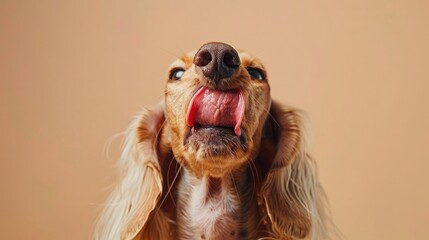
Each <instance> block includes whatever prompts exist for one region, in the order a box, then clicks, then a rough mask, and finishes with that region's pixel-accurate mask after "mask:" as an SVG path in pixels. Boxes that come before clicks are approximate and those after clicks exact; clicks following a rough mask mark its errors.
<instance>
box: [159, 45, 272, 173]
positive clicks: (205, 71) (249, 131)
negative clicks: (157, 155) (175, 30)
mask: <svg viewBox="0 0 429 240" xmlns="http://www.w3.org/2000/svg"><path fill="white" fill-rule="evenodd" d="M270 103H271V101H270V87H269V85H268V81H267V74H266V71H265V68H264V66H263V65H262V63H261V62H260V61H259V60H258V59H256V58H254V57H252V56H250V55H248V54H246V53H242V52H239V51H236V50H235V49H234V48H233V47H231V46H229V45H227V44H224V43H215V42H213V43H207V44H205V45H203V46H202V47H201V48H200V49H199V50H198V51H197V52H192V53H189V54H187V55H185V56H184V57H182V58H180V59H178V60H177V61H175V62H174V63H173V65H172V66H171V68H170V70H169V79H168V82H167V86H166V92H165V112H166V118H167V122H168V123H169V127H170V129H171V146H172V150H173V152H174V155H175V157H176V159H177V160H178V161H179V162H181V163H182V164H184V165H185V166H187V167H190V168H191V169H192V171H194V172H195V173H196V174H203V172H204V173H205V174H209V175H212V176H221V175H223V174H225V173H226V172H228V171H231V170H234V169H235V168H237V167H239V166H240V165H241V164H243V162H245V161H246V160H248V159H253V158H254V157H255V154H257V152H258V146H259V142H260V139H261V134H262V129H263V124H264V122H265V119H266V118H267V115H268V112H269V108H270ZM202 171H203V172H202Z"/></svg>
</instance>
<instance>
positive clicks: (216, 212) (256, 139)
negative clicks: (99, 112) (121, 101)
mask: <svg viewBox="0 0 429 240" xmlns="http://www.w3.org/2000/svg"><path fill="white" fill-rule="evenodd" d="M304 123H305V118H304V117H303V113H302V112H301V111H300V110H297V109H295V108H292V107H288V106H283V105H281V104H279V103H278V102H276V101H274V100H272V99H271V97H270V86H269V84H268V75H267V71H266V69H265V67H264V65H263V64H262V63H261V61H260V60H258V59H257V58H255V57H253V56H251V55H250V54H248V53H245V52H243V51H237V50H236V49H234V48H233V47H232V46H230V45H228V44H225V43H219V42H211V43H207V44H204V45H203V46H202V47H201V48H200V49H199V50H198V51H196V52H195V51H194V52H191V53H188V54H186V55H184V56H183V57H181V58H180V59H178V60H176V61H175V62H174V63H173V64H172V66H171V67H170V70H169V72H168V80H167V83H166V90H165V97H164V100H163V102H162V103H160V104H159V106H157V107H156V108H154V109H151V110H148V109H146V110H144V111H143V112H142V113H141V114H139V115H138V116H137V117H136V118H135V120H134V121H132V123H131V124H130V126H129V128H128V130H127V132H126V139H125V143H124V147H123V152H122V155H121V160H120V166H121V167H122V178H121V180H120V182H119V186H118V188H117V189H116V190H115V191H114V192H113V194H112V195H111V197H110V199H109V200H108V204H107V205H106V207H105V209H104V211H103V213H102V214H101V217H100V219H99V221H98V224H97V230H96V231H95V235H94V239H103V240H106V239H127V240H128V239H214V240H218V239H331V237H330V233H331V229H332V226H331V225H332V224H331V221H330V217H329V211H328V209H327V206H326V205H327V204H326V197H325V194H324V191H323V189H322V187H321V186H320V184H319V181H318V179H317V170H316V163H315V161H314V160H313V159H312V157H311V156H310V155H309V153H308V152H309V150H308V143H307V137H306V130H305V124H304Z"/></svg>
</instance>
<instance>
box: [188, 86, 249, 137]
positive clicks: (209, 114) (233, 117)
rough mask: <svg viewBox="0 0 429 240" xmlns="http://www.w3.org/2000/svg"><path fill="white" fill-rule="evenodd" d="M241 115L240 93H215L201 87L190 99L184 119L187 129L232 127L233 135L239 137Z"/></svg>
mask: <svg viewBox="0 0 429 240" xmlns="http://www.w3.org/2000/svg"><path fill="white" fill-rule="evenodd" d="M243 113H244V101H243V95H242V93H241V91H239V90H230V91H217V90H212V89H208V88H204V87H203V88H201V89H200V90H198V91H197V92H196V93H195V95H194V96H193V97H192V99H191V102H190V104H189V108H188V112H187V116H186V119H187V124H188V126H189V127H194V126H196V125H201V126H219V127H233V128H234V132H235V134H236V135H237V136H240V135H241V130H240V126H241V121H242V119H243Z"/></svg>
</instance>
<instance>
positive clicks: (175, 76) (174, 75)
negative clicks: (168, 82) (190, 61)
mask: <svg viewBox="0 0 429 240" xmlns="http://www.w3.org/2000/svg"><path fill="white" fill-rule="evenodd" d="M184 73H185V70H183V69H181V68H178V69H174V70H173V71H171V74H170V79H172V80H180V79H181V78H182V76H183V74H184Z"/></svg>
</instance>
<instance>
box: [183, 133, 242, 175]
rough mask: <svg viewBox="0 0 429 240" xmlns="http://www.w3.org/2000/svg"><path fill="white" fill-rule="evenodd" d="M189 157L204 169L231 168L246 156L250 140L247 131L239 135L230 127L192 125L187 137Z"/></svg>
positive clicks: (186, 143) (186, 145) (186, 144)
mask: <svg viewBox="0 0 429 240" xmlns="http://www.w3.org/2000/svg"><path fill="white" fill-rule="evenodd" d="M184 143H185V149H186V150H185V151H186V153H187V154H186V155H188V157H187V158H189V159H194V162H195V163H196V164H197V165H199V166H201V167H203V168H204V169H206V170H207V169H214V168H221V169H229V170H231V168H233V167H234V166H237V165H238V164H240V163H241V162H242V161H243V159H244V158H245V155H246V152H247V149H248V141H247V136H246V134H245V131H242V134H241V135H240V136H237V135H236V134H235V132H234V129H233V128H228V127H201V126H197V127H192V128H189V130H188V135H187V137H186V138H185V141H184Z"/></svg>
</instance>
